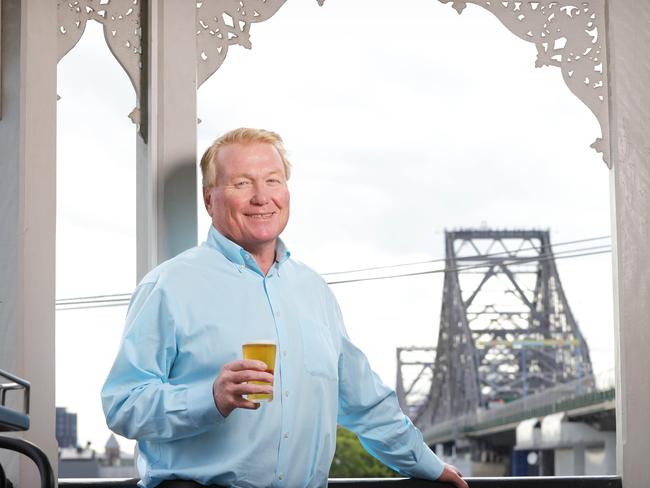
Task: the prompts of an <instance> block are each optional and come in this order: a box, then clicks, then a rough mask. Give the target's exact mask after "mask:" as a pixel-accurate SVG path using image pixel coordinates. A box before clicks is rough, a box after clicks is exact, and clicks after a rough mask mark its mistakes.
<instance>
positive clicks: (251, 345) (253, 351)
mask: <svg viewBox="0 0 650 488" xmlns="http://www.w3.org/2000/svg"><path fill="white" fill-rule="evenodd" d="M242 351H243V353H244V359H256V360H258V361H263V362H264V363H265V364H266V366H267V370H266V371H267V373H271V374H273V370H274V368H275V343H274V342H272V341H251V342H247V343H246V344H244V345H242ZM249 383H251V384H254V385H268V383H265V382H264V381H249ZM246 398H247V399H248V400H250V401H252V402H261V401H268V402H270V401H271V400H273V395H272V394H268V393H251V394H249V395H246Z"/></svg>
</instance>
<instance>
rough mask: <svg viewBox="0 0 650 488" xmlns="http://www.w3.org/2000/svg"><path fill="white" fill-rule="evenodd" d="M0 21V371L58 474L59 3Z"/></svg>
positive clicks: (10, 3) (11, 4) (10, 0)
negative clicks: (15, 382) (19, 388)
mask: <svg viewBox="0 0 650 488" xmlns="http://www.w3.org/2000/svg"><path fill="white" fill-rule="evenodd" d="M1 16H2V25H1V28H2V39H1V41H0V42H1V43H2V51H1V54H0V55H1V58H0V59H1V62H2V66H1V69H2V78H1V79H2V84H1V88H0V91H1V95H2V100H1V102H2V103H1V107H2V114H1V119H0V368H2V369H6V370H8V371H10V372H12V373H14V374H16V375H18V376H20V377H23V378H25V379H27V380H29V381H30V382H31V384H32V390H31V392H32V394H31V411H30V420H31V428H30V430H29V431H28V432H27V433H25V434H24V436H23V437H24V438H25V439H28V440H29V441H31V442H34V443H35V444H37V445H38V446H39V447H40V448H41V449H43V450H44V451H45V452H46V454H47V455H48V457H49V459H50V462H51V463H52V466H53V468H54V470H55V473H56V469H57V445H56V438H55V432H54V426H55V410H54V364H55V363H54V287H55V280H54V263H55V224H56V193H55V192H56V62H57V49H56V45H57V38H56V35H57V34H56V29H57V7H56V2H51V1H50V2H34V1H31V2H30V1H22V2H21V1H19V0H3V1H2V9H1ZM7 458H11V459H12V461H10V462H9V463H8V465H6V467H7V471H8V473H7V474H8V477H9V478H10V479H11V480H12V481H14V485H15V486H26V487H27V486H40V485H39V482H38V479H39V478H38V473H37V471H36V468H35V466H34V464H33V462H32V461H31V460H29V459H28V458H26V457H24V456H20V458H19V457H18V455H17V454H13V455H8V454H7V453H6V452H4V453H2V458H0V462H3V465H5V462H6V460H7ZM17 459H20V462H17V461H16V460H17Z"/></svg>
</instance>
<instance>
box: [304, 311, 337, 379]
mask: <svg viewBox="0 0 650 488" xmlns="http://www.w3.org/2000/svg"><path fill="white" fill-rule="evenodd" d="M300 331H301V334H302V349H303V361H304V363H305V370H306V371H307V372H308V373H309V374H311V375H314V376H321V377H323V378H327V379H330V380H337V379H338V357H337V354H336V351H335V349H334V345H333V344H332V337H331V335H330V332H329V330H328V329H327V327H326V326H324V325H322V324H320V323H318V322H315V321H303V322H301V323H300Z"/></svg>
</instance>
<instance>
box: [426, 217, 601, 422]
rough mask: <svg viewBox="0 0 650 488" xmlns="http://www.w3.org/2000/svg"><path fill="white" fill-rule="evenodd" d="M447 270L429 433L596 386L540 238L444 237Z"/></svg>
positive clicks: (533, 233)
mask: <svg viewBox="0 0 650 488" xmlns="http://www.w3.org/2000/svg"><path fill="white" fill-rule="evenodd" d="M445 249H446V270H445V281H444V287H443V303H442V308H441V314H440V329H439V334H438V345H437V354H436V361H435V365H434V368H433V381H432V384H431V390H430V394H429V401H428V402H427V404H426V406H425V407H424V408H421V409H419V410H418V412H417V416H416V417H414V420H415V421H416V423H418V424H419V425H421V426H423V427H427V426H428V425H431V424H432V423H434V422H440V421H444V420H447V419H449V418H452V417H455V416H458V415H461V414H464V413H470V412H473V411H475V410H476V409H477V408H478V407H481V406H487V405H489V404H490V403H491V402H503V401H506V402H507V401H510V400H514V399H516V398H520V397H522V396H526V395H530V394H533V393H536V392H539V391H541V390H544V389H546V388H548V387H551V386H553V385H555V384H558V383H566V382H568V381H572V380H575V379H578V378H583V379H584V378H586V379H587V381H593V373H592V367H591V360H590V358H589V349H588V347H587V344H586V342H585V340H584V338H583V336H582V334H581V333H580V330H579V328H578V325H577V323H576V321H575V319H574V317H573V314H572V313H571V309H570V307H569V304H568V301H567V299H566V296H565V294H564V291H563V289H562V284H561V281H560V277H559V275H558V272H557V268H556V265H555V260H554V255H553V251H552V246H551V243H550V235H549V232H548V231H541V230H502V231H497V230H485V229H483V230H460V231H454V232H446V233H445Z"/></svg>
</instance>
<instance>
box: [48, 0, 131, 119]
mask: <svg viewBox="0 0 650 488" xmlns="http://www.w3.org/2000/svg"><path fill="white" fill-rule="evenodd" d="M140 10H141V1H140V0H58V16H59V18H58V22H59V33H58V34H59V35H58V50H59V60H60V59H61V58H63V56H65V55H66V54H67V53H68V52H69V51H70V50H71V49H72V48H73V47H74V46H75V45H76V44H77V42H79V39H81V36H82V34H83V33H84V30H85V28H86V22H87V21H88V20H96V21H97V22H99V23H100V24H102V25H103V26H104V37H105V38H106V43H107V44H108V47H109V49H110V50H111V52H112V53H113V55H114V56H115V58H116V59H117V61H118V62H119V63H120V65H121V66H122V68H124V71H126V74H127V75H128V77H129V79H130V80H131V83H132V84H133V88H134V89H135V93H136V100H138V103H139V100H140V73H141V68H142V61H141V54H142V49H141V38H142V29H141V23H140V16H141V11H140ZM129 117H131V120H133V121H134V122H135V123H138V122H139V112H138V109H137V108H136V109H135V110H134V111H133V112H131V114H130V115H129Z"/></svg>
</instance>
